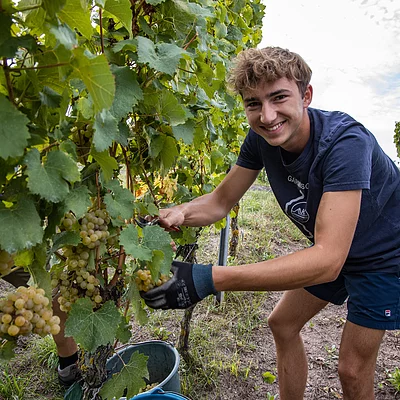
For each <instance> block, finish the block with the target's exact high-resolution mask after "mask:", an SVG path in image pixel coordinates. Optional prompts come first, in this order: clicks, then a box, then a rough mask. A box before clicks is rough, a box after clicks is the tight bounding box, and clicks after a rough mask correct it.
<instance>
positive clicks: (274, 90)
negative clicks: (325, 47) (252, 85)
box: [242, 78, 312, 154]
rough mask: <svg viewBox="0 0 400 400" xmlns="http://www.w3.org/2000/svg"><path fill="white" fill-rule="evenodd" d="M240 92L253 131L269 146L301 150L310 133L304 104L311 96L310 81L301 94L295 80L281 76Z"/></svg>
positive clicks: (295, 151) (293, 150)
mask: <svg viewBox="0 0 400 400" xmlns="http://www.w3.org/2000/svg"><path fill="white" fill-rule="evenodd" d="M242 96H243V103H244V107H245V111H246V116H247V120H248V122H249V124H250V127H251V129H253V131H254V132H256V133H257V134H258V135H260V136H261V137H263V138H264V139H265V140H266V141H267V142H268V143H269V144H270V145H271V146H280V147H282V148H283V149H284V150H286V151H289V152H291V153H297V154H299V153H301V152H302V151H303V149H304V148H305V146H306V144H307V141H308V138H309V137H310V120H309V117H308V113H307V107H308V106H309V105H310V103H311V100H312V87H311V85H308V87H307V89H306V91H305V93H304V96H302V95H301V94H300V91H299V88H298V86H297V84H296V82H295V81H294V80H289V79H287V78H280V79H278V80H276V81H274V82H261V83H260V84H259V85H258V87H257V88H256V89H249V90H244V91H243V93H242Z"/></svg>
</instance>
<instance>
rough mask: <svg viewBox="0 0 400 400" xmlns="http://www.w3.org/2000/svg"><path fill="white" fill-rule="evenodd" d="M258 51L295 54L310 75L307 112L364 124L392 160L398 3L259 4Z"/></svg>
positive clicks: (399, 70)
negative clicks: (325, 112) (261, 14)
mask: <svg viewBox="0 0 400 400" xmlns="http://www.w3.org/2000/svg"><path fill="white" fill-rule="evenodd" d="M263 1H264V4H265V5H266V9H265V13H266V15H265V18H264V28H263V40H262V43H261V44H260V46H259V47H264V46H270V45H271V46H280V47H284V48H287V49H289V50H291V51H294V52H296V53H299V54H300V55H301V56H302V57H303V58H304V59H305V60H306V62H307V63H308V64H309V65H310V67H311V69H312V70H313V77H312V80H311V84H312V86H313V88H314V97H313V102H312V104H311V106H312V107H315V108H321V109H324V110H340V111H344V112H346V113H348V114H350V115H351V116H352V117H353V118H355V119H357V120H358V121H359V122H361V123H362V124H364V125H365V127H366V128H367V129H369V130H370V131H371V132H372V133H373V134H374V135H375V136H376V138H377V140H378V142H379V143H380V144H381V146H382V147H383V149H384V150H385V152H386V153H387V154H388V155H389V156H390V157H391V158H392V159H393V160H395V161H398V159H397V153H396V148H395V145H394V143H393V135H394V127H395V121H400V1H399V0H334V1H320V2H317V1H315V0H263Z"/></svg>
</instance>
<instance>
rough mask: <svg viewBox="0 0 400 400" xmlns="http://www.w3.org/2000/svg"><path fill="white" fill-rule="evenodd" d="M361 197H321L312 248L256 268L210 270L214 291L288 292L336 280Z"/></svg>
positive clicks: (347, 193)
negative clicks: (211, 271)
mask: <svg viewBox="0 0 400 400" xmlns="http://www.w3.org/2000/svg"><path fill="white" fill-rule="evenodd" d="M361 193H362V192H361V190H356V191H345V192H328V193H325V194H324V195H323V196H322V198H321V203H320V205H319V209H318V214H317V218H316V224H315V244H314V246H312V247H309V248H307V249H304V250H300V251H297V252H295V253H292V254H289V255H287V256H282V257H279V258H276V259H272V260H267V261H263V262H259V263H256V264H248V265H241V266H229V267H224V266H214V267H213V280H214V286H215V288H216V289H217V290H289V289H295V288H302V287H305V286H309V285H314V284H318V283H323V282H329V281H332V280H334V279H336V277H337V276H338V274H339V272H340V270H341V268H342V267H343V264H344V262H345V260H346V258H347V255H348V252H349V250H350V246H351V243H352V240H353V237H354V232H355V229H356V226H357V221H358V217H359V212H360V204H361Z"/></svg>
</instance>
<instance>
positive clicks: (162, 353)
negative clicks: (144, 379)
mask: <svg viewBox="0 0 400 400" xmlns="http://www.w3.org/2000/svg"><path fill="white" fill-rule="evenodd" d="M135 351H138V352H139V353H142V354H144V355H146V356H148V357H149V358H148V360H147V369H148V371H149V382H150V383H155V382H157V383H158V384H157V386H155V387H154V388H153V389H152V391H151V392H153V390H155V389H163V390H164V391H169V392H175V393H180V391H181V383H180V379H179V373H178V368H179V361H180V357H179V353H178V351H177V350H176V348H175V347H174V346H172V345H171V344H169V343H167V342H164V341H162V340H150V341H147V342H141V343H136V344H133V345H129V346H127V347H125V348H124V349H122V350H120V351H118V355H117V354H115V355H113V356H112V357H111V358H110V359H109V360H108V361H107V373H108V376H112V375H113V374H115V373H117V372H119V371H120V370H121V368H122V362H121V358H122V360H123V361H124V362H125V363H127V362H128V361H129V359H130V357H131V355H132V354H133V353H134V352H135ZM146 393H150V392H146ZM146 393H145V394H146ZM135 398H136V396H135Z"/></svg>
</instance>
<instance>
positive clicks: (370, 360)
mask: <svg viewBox="0 0 400 400" xmlns="http://www.w3.org/2000/svg"><path fill="white" fill-rule="evenodd" d="M384 334H385V331H382V330H378V329H370V328H365V327H363V326H360V325H356V324H353V323H352V322H349V321H347V322H346V325H345V327H344V330H343V335H342V341H341V344H340V351H339V376H340V381H341V383H342V388H343V399H344V400H373V399H375V396H374V374H375V366H376V358H377V356H378V350H379V346H380V344H381V342H382V338H383V335H384Z"/></svg>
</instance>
